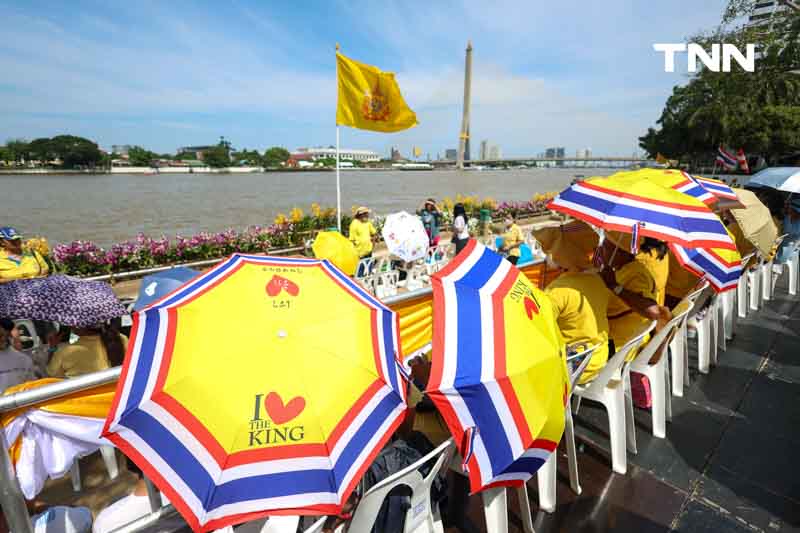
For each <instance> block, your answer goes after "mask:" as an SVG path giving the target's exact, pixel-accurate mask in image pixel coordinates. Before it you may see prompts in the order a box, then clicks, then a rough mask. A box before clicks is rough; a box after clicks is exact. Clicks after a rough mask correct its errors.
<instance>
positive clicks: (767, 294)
mask: <svg viewBox="0 0 800 533" xmlns="http://www.w3.org/2000/svg"><path fill="white" fill-rule="evenodd" d="M786 237H787V234H783V235H781V236H780V237H778V238H777V239H775V249H776V250H777V249H778V248H780V247H781V243H782V242H783V239H785V238H786ZM774 259H775V257H774V256H773V257H772V258H771V259H770V260H769V261H766V260H765V261H764V262H763V263H762V264H761V297H762V299H764V300H766V301H769V300H771V299H772V283H773V272H772V265H773V262H774Z"/></svg>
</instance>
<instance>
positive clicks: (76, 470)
mask: <svg viewBox="0 0 800 533" xmlns="http://www.w3.org/2000/svg"><path fill="white" fill-rule="evenodd" d="M69 475H70V477H71V478H72V490H73V491H75V492H80V491H81V465H80V463H79V462H78V458H77V457H76V458H75V460H74V461H73V462H72V467H70V469H69Z"/></svg>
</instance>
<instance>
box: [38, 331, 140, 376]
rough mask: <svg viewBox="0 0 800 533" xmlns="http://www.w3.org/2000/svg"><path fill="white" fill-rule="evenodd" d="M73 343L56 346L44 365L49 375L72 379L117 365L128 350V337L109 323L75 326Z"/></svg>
mask: <svg viewBox="0 0 800 533" xmlns="http://www.w3.org/2000/svg"><path fill="white" fill-rule="evenodd" d="M75 333H76V334H77V335H78V336H79V337H80V338H79V339H78V341H77V342H75V343H74V344H69V345H66V346H64V347H61V348H58V350H56V352H55V353H54V354H53V356H52V357H51V358H50V362H49V363H48V364H47V374H48V375H49V376H50V377H53V378H72V377H75V376H81V375H83V374H90V373H92V372H97V371H99V370H105V369H107V368H110V367H112V366H119V365H121V364H122V361H123V359H124V358H125V352H126V351H127V350H128V339H127V337H125V336H124V335H122V334H121V333H120V332H119V331H118V330H117V328H115V327H113V326H105V325H102V326H97V327H93V328H81V329H76V330H75Z"/></svg>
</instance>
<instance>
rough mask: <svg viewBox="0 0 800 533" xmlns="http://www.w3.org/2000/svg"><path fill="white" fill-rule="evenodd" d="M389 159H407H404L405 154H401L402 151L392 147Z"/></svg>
mask: <svg viewBox="0 0 800 533" xmlns="http://www.w3.org/2000/svg"><path fill="white" fill-rule="evenodd" d="M389 159H391V160H392V161H405V160H406V158H405V157H403V154H401V153H400V150H398V149H397V148H395V147H394V146H392V149H391V150H390V152H389Z"/></svg>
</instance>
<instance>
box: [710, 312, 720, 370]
mask: <svg viewBox="0 0 800 533" xmlns="http://www.w3.org/2000/svg"><path fill="white" fill-rule="evenodd" d="M717 305H718V304H717V299H716V298H715V299H714V301H713V302H712V303H711V307H709V308H708V312H709V313H710V315H709V324H708V340H709V350H708V356H709V360H710V361H711V364H712V365H714V366H717V351H718V350H719V320H718V318H719V308H718V307H717Z"/></svg>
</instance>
